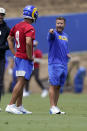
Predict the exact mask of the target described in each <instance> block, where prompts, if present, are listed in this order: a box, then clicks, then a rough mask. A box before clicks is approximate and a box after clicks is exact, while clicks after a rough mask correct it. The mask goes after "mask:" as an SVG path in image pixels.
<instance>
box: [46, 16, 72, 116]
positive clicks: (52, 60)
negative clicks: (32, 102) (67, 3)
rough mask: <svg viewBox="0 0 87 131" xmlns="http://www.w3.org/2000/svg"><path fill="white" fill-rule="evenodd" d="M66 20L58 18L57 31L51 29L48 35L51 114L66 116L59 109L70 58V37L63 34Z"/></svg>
mask: <svg viewBox="0 0 87 131" xmlns="http://www.w3.org/2000/svg"><path fill="white" fill-rule="evenodd" d="M65 22H66V20H65V18H64V17H58V18H56V29H50V30H49V33H48V44H49V53H48V75H49V83H50V88H49V98H50V106H51V108H50V114H65V112H62V111H60V109H59V108H58V107H57V103H58V99H59V90H60V87H62V86H63V85H64V82H65V80H66V77H67V63H68V61H69V58H70V54H69V49H68V36H67V34H66V33H64V32H63V30H64V27H65Z"/></svg>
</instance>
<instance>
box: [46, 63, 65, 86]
mask: <svg viewBox="0 0 87 131" xmlns="http://www.w3.org/2000/svg"><path fill="white" fill-rule="evenodd" d="M67 72H68V71H67V67H64V66H62V65H59V64H50V65H48V75H49V83H50V85H52V86H60V87H63V86H64V83H65V80H66V77H67Z"/></svg>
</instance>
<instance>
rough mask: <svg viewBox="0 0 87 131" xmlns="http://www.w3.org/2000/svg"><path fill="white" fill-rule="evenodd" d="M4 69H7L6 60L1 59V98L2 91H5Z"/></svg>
mask: <svg viewBox="0 0 87 131" xmlns="http://www.w3.org/2000/svg"><path fill="white" fill-rule="evenodd" d="M4 70H5V60H0V100H1V94H2V91H4V89H3V88H4V83H3V80H4Z"/></svg>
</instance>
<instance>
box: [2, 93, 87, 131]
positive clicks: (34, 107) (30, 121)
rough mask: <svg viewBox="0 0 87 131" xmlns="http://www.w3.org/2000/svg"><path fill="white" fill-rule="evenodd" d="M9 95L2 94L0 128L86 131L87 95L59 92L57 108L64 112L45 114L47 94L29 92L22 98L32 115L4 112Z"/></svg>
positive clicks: (18, 130) (48, 106) (47, 100)
mask: <svg viewBox="0 0 87 131" xmlns="http://www.w3.org/2000/svg"><path fill="white" fill-rule="evenodd" d="M10 97H11V95H10V94H7V95H5V96H3V97H2V101H1V107H2V112H0V131H87V95H86V94H68V93H63V94H62V95H60V99H59V108H60V109H61V110H63V111H65V112H66V115H50V114H49V108H50V105H49V98H48V97H47V98H45V99H43V98H41V97H40V94H31V96H29V97H27V98H24V99H23V105H24V107H25V108H26V109H29V110H30V111H32V112H33V114H32V115H13V114H9V113H6V112H5V111H4V110H5V107H6V105H7V104H8V103H9V100H10Z"/></svg>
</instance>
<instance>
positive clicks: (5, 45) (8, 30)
mask: <svg viewBox="0 0 87 131" xmlns="http://www.w3.org/2000/svg"><path fill="white" fill-rule="evenodd" d="M9 32H10V28H9V27H7V33H6V37H5V41H6V42H5V44H3V45H2V46H0V50H2V51H5V50H8V49H9V46H8V42H7V37H8V35H9Z"/></svg>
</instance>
